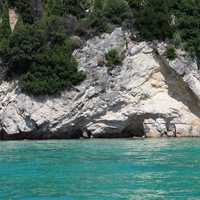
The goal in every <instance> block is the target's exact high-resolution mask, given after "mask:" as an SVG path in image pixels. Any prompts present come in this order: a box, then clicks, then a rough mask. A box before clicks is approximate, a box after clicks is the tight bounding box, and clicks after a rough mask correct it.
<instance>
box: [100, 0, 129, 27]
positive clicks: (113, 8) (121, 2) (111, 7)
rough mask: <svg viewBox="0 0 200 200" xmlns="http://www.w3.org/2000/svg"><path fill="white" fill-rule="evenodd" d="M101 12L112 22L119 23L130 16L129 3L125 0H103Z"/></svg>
mask: <svg viewBox="0 0 200 200" xmlns="http://www.w3.org/2000/svg"><path fill="white" fill-rule="evenodd" d="M103 12H104V14H105V17H106V18H107V19H109V21H111V22H112V23H114V24H121V23H122V21H123V20H125V19H126V18H128V17H129V16H130V9H129V5H128V3H127V1H125V0H104V5H103Z"/></svg>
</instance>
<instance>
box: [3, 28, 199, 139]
mask: <svg viewBox="0 0 200 200" xmlns="http://www.w3.org/2000/svg"><path fill="white" fill-rule="evenodd" d="M112 48H117V49H119V50H120V51H121V52H123V54H124V60H123V64H122V65H121V66H116V67H115V68H114V69H113V70H112V71H109V72H108V70H107V67H106V66H105V64H104V56H105V53H106V52H108V50H110V49H112ZM164 54H165V44H152V43H147V42H134V41H131V40H130V39H129V37H128V34H126V33H124V32H123V31H122V30H121V29H120V28H118V29H116V30H115V31H114V32H113V33H111V34H103V35H102V36H100V37H95V38H93V39H91V40H89V41H87V43H86V44H85V46H84V47H83V48H82V49H78V50H76V51H75V52H74V55H75V57H76V58H77V60H78V61H79V63H80V69H82V70H84V71H85V72H86V74H87V79H86V80H85V81H84V82H83V83H82V84H81V85H80V86H78V87H74V88H73V89H71V90H70V91H69V90H66V91H64V92H63V93H62V94H61V95H60V96H54V97H52V96H51V97H49V96H42V97H37V98H35V97H31V96H28V95H26V94H24V93H22V92H21V91H20V88H19V87H18V82H17V81H13V82H6V81H3V82H2V83H1V85H0V130H1V131H0V133H1V134H0V137H1V139H25V138H27V139H48V138H80V137H86V138H87V137H88V138H90V137H93V138H103V137H106V138H114V137H137V136H139V137H142V136H146V137H161V136H163V137H165V136H168V137H175V136H176V137H184V136H200V105H199V103H200V77H199V75H198V72H197V66H196V64H195V62H193V60H192V59H191V58H190V57H188V56H187V54H186V53H184V52H182V51H180V50H178V57H177V59H176V60H174V61H169V60H167V59H166V58H165V55H164Z"/></svg>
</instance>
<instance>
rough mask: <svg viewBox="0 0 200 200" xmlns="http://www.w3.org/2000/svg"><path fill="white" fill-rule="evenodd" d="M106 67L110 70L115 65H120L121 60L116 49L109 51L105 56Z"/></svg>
mask: <svg viewBox="0 0 200 200" xmlns="http://www.w3.org/2000/svg"><path fill="white" fill-rule="evenodd" d="M105 58H106V65H107V67H108V68H109V69H110V70H111V69H113V67H114V66H116V65H121V64H122V58H121V55H120V54H119V52H118V50H117V49H111V50H109V51H108V53H107V54H106V55H105Z"/></svg>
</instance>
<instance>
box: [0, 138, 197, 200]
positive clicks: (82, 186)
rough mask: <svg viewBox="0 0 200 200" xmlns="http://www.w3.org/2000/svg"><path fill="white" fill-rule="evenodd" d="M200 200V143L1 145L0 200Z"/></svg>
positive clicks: (159, 140) (151, 141)
mask: <svg viewBox="0 0 200 200" xmlns="http://www.w3.org/2000/svg"><path fill="white" fill-rule="evenodd" d="M141 199H145V200H146V199H147V200H151V199H152V200H156V199H159V200H160V199H161V200H162V199H164V200H165V199H170V200H173V199H174V200H175V199H176V200H179V199H189V200H194V199H200V139H196V138H194V139H152V140H74V141H73V140H67V141H20V142H16V141H11V142H0V200H141Z"/></svg>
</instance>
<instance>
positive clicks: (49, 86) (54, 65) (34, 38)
mask: <svg viewBox="0 0 200 200" xmlns="http://www.w3.org/2000/svg"><path fill="white" fill-rule="evenodd" d="M59 27H60V28H57V29H56V30H55V29H53V30H52V29H49V27H48V23H47V25H45V26H44V25H43V26H42V27H41V26H39V25H21V26H20V27H18V28H17V29H16V30H15V31H14V33H13V34H11V36H10V38H9V40H8V42H7V43H5V44H4V48H2V49H1V51H0V56H1V58H2V60H3V62H4V63H5V64H6V65H7V66H8V67H9V75H10V76H11V75H12V76H16V75H18V76H19V77H20V80H21V81H20V85H21V87H22V89H23V90H24V91H25V92H28V93H30V94H34V95H40V94H54V93H57V92H59V91H61V90H62V89H64V88H66V87H68V86H71V85H76V84H78V83H80V82H81V81H82V80H83V79H84V78H85V75H84V74H83V73H82V72H79V71H78V67H77V66H78V64H77V62H76V61H75V59H74V58H73V56H72V50H71V41H70V40H69V39H66V37H65V35H64V34H65V33H64V31H63V29H62V28H61V27H62V26H59Z"/></svg>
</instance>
